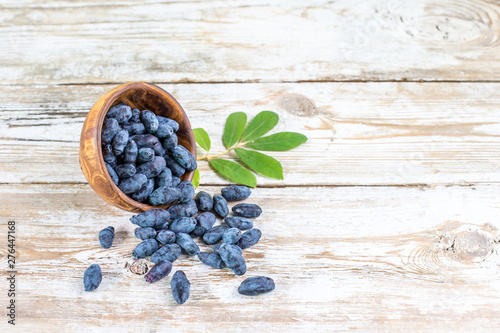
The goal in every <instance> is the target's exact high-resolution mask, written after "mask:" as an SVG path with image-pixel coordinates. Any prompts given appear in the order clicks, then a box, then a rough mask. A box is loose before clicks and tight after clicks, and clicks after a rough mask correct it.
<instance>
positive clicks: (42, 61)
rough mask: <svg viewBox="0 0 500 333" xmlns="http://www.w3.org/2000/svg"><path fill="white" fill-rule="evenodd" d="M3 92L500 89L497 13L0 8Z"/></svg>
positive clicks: (95, 5) (385, 0)
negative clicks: (170, 87)
mask: <svg viewBox="0 0 500 333" xmlns="http://www.w3.org/2000/svg"><path fill="white" fill-rule="evenodd" d="M0 36H1V41H2V48H0V63H2V67H1V68H0V82H2V83H8V84H40V83H91V84H95V83H106V82H113V83H123V82H127V81H136V80H138V79H139V80H143V81H148V82H214V81H218V82H221V81H224V82H250V81H251V82H283V81H304V80H305V81H309V80H313V81H338V80H361V81H365V80H375V81H378V80H425V81H435V80H438V81H440V80H479V81H483V80H495V81H496V80H498V79H499V76H498V73H499V72H500V43H499V39H500V3H499V2H498V1H480V0H455V1H437V0H419V1H404V0H396V1H394V0H375V1H355V2H353V1H351V0H342V1H325V0H312V1H311V0H293V1H291V0H276V1H262V0H259V1H253V0H252V1H251V0H239V1H218V0H214V1H174V2H168V3H166V2H163V1H157V0H150V1H141V2H137V1H129V0H119V1H107V2H105V1H97V0H89V1H86V0H85V1H84V0H81V1H77V2H75V1H71V0H65V1H38V0H23V1H18V0H4V1H2V3H1V4H0Z"/></svg>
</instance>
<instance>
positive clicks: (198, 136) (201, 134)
mask: <svg viewBox="0 0 500 333" xmlns="http://www.w3.org/2000/svg"><path fill="white" fill-rule="evenodd" d="M193 134H194V138H195V140H196V143H198V144H199V145H200V147H201V148H203V149H205V150H206V151H207V152H208V151H209V150H210V147H211V145H212V143H211V142H210V137H209V136H208V134H207V132H206V131H205V130H204V129H203V128H194V129H193Z"/></svg>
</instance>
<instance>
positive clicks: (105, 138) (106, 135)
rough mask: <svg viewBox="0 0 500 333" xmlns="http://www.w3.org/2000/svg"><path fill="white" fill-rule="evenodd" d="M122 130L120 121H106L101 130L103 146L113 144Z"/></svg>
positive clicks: (108, 119) (109, 119)
mask: <svg viewBox="0 0 500 333" xmlns="http://www.w3.org/2000/svg"><path fill="white" fill-rule="evenodd" d="M119 130H120V125H118V121H117V120H116V119H114V118H107V119H104V123H103V124H102V129H101V144H102V145H107V144H110V143H111V140H113V138H114V137H115V135H116V133H118V131H119Z"/></svg>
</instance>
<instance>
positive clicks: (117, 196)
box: [79, 82, 196, 213]
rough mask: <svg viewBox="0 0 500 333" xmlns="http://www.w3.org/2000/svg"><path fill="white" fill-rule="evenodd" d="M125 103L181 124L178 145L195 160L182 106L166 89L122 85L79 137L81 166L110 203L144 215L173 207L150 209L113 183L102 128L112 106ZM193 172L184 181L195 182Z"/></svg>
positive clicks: (107, 97)
mask: <svg viewBox="0 0 500 333" xmlns="http://www.w3.org/2000/svg"><path fill="white" fill-rule="evenodd" d="M121 102H125V103H127V104H128V105H129V106H130V107H132V108H137V109H139V110H141V111H142V110H150V111H153V112H154V113H155V114H156V115H159V116H164V117H168V118H171V119H173V120H175V121H177V122H178V123H179V130H178V131H177V136H178V138H179V144H180V145H182V146H184V147H186V148H187V149H188V150H189V151H190V152H191V153H193V155H194V156H195V157H196V143H195V140H194V134H193V131H192V130H191V123H190V122H189V119H188V117H187V115H186V113H185V112H184V110H183V109H182V107H181V106H180V105H179V103H178V102H177V101H176V100H175V98H173V97H172V95H170V94H169V93H167V92H166V91H165V90H163V89H161V88H160V87H157V86H155V85H153V84H148V83H144V82H131V83H126V84H124V85H121V86H119V87H117V88H115V89H113V90H111V91H110V92H108V93H106V94H105V95H104V96H102V97H101V98H99V100H98V101H97V103H95V105H94V106H93V107H92V109H91V110H90V112H89V113H88V114H87V118H86V119H85V123H84V124H83V128H82V135H81V138H80V153H79V157H80V167H81V168H82V171H83V174H84V175H85V177H86V178H87V181H88V182H89V184H90V186H91V187H92V189H94V191H95V192H96V193H97V194H98V195H99V196H100V197H101V198H103V199H104V200H106V201H107V202H108V203H110V204H112V205H113V206H115V207H118V208H121V209H123V210H126V211H129V212H137V213H138V212H143V211H146V210H149V209H152V208H168V207H169V206H170V205H160V206H151V205H148V204H145V203H140V202H137V201H135V200H133V199H132V198H130V197H129V196H127V195H126V194H125V193H123V192H122V191H120V189H118V187H117V186H116V185H115V183H113V181H112V180H111V177H110V176H109V174H108V171H107V170H106V166H105V165H104V159H103V157H102V150H101V128H102V124H103V121H104V116H105V115H106V113H107V112H108V109H109V108H110V107H111V106H114V105H116V104H118V103H121ZM193 175H194V171H192V172H189V173H186V174H184V175H183V176H182V177H181V180H189V181H191V180H192V179H193Z"/></svg>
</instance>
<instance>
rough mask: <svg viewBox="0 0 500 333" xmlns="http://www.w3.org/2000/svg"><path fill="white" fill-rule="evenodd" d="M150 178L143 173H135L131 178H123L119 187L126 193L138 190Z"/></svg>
mask: <svg viewBox="0 0 500 333" xmlns="http://www.w3.org/2000/svg"><path fill="white" fill-rule="evenodd" d="M147 181H148V178H147V177H146V176H144V175H143V174H140V173H138V174H135V175H133V176H132V177H130V178H125V179H123V180H122V181H121V182H120V184H118V188H119V189H120V190H121V191H122V192H123V193H125V194H131V193H134V192H137V191H139V190H140V189H141V187H142V186H143V185H144V184H146V182H147Z"/></svg>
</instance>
